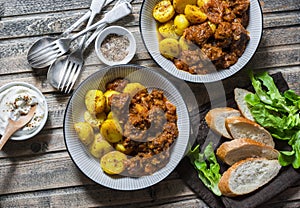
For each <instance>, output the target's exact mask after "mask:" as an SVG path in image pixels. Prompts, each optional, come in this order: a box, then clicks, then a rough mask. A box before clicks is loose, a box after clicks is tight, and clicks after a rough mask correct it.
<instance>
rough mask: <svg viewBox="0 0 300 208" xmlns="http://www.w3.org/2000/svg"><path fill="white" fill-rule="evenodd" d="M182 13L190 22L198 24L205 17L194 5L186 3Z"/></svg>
mask: <svg viewBox="0 0 300 208" xmlns="http://www.w3.org/2000/svg"><path fill="white" fill-rule="evenodd" d="M184 14H185V16H186V18H187V19H188V20H189V22H190V23H192V24H199V23H202V22H204V21H205V20H206V19H207V16H206V14H205V13H204V12H202V10H201V8H200V7H198V6H196V5H186V7H185V9H184Z"/></svg>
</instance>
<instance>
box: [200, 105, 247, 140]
mask: <svg viewBox="0 0 300 208" xmlns="http://www.w3.org/2000/svg"><path fill="white" fill-rule="evenodd" d="M240 115H241V114H240V111H239V110H236V109H234V108H230V107H222V108H214V109H211V110H210V111H209V112H208V113H207V114H206V116H205V121H206V123H207V125H208V126H209V128H211V129H212V130H213V131H214V132H216V133H217V134H219V135H221V136H223V137H226V138H228V139H232V137H231V136H230V134H229V133H228V131H227V130H226V127H225V118H226V117H231V116H240ZM218 122H219V123H218ZM218 124H219V125H218Z"/></svg>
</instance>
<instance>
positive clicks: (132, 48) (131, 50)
mask: <svg viewBox="0 0 300 208" xmlns="http://www.w3.org/2000/svg"><path fill="white" fill-rule="evenodd" d="M110 34H117V35H124V36H126V37H127V38H128V40H129V46H128V49H127V50H128V54H127V56H126V57H125V58H124V59H122V60H121V61H111V60H108V59H106V58H105V57H104V55H103V53H102V51H101V49H100V48H101V45H102V42H103V41H104V40H105V38H106V37H107V36H108V35H110ZM95 51H96V54H97V56H98V58H99V59H100V61H102V62H103V63H104V64H106V65H109V66H113V65H119V64H127V63H128V62H130V61H131V60H132V58H133V56H134V55H135V52H136V41H135V38H134V36H133V35H132V33H131V32H130V31H129V30H127V29H126V28H124V27H121V26H110V27H107V28H105V29H104V30H103V31H102V32H100V34H99V35H98V36H97V38H96V41H95Z"/></svg>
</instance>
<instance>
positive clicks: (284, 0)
mask: <svg viewBox="0 0 300 208" xmlns="http://www.w3.org/2000/svg"><path fill="white" fill-rule="evenodd" d="M90 2H91V0H9V1H8V0H0V86H2V85H4V84H6V83H9V82H11V81H23V82H27V83H30V84H33V85H35V86H36V87H37V88H39V89H40V90H41V91H42V92H43V94H44V95H45V97H46V99H47V102H48V106H49V118H48V121H47V123H46V125H45V127H44V129H43V130H42V131H41V132H40V133H39V134H38V135H37V136H35V137H34V138H32V139H29V140H26V141H22V142H15V141H9V142H8V143H7V144H6V146H5V147H4V149H3V151H0V207H122V208H124V207H128V208H133V207H143V208H144V207H166V208H167V207H208V206H207V205H206V204H205V203H204V202H203V201H202V200H201V199H200V198H197V197H196V195H195V194H194V193H193V192H192V191H191V189H190V188H189V187H187V186H186V185H185V184H184V182H183V181H182V180H181V179H180V177H179V175H178V174H177V173H176V172H175V171H174V172H173V173H171V174H170V175H169V176H168V177H167V178H166V179H165V180H163V181H161V182H160V183H158V184H156V185H154V186H152V187H149V188H146V189H143V190H138V191H116V190H111V189H108V188H105V187H103V186H101V185H98V184H95V183H94V182H93V181H91V180H90V179H89V178H87V177H86V176H85V175H83V174H82V173H81V172H80V171H79V170H78V169H77V168H76V166H75V165H74V163H73V162H72V160H71V159H70V156H69V155H68V152H67V150H66V146H65V143H64V138H63V131H62V127H63V115H64V111H65V108H66V104H67V102H68V99H69V97H70V96H69V95H65V94H63V93H60V92H58V91H56V90H55V89H54V88H52V87H51V85H50V84H49V83H48V82H47V79H46V74H47V68H45V69H41V70H36V69H32V68H31V67H30V66H29V65H28V63H27V61H26V53H27V51H28V49H29V47H30V46H31V44H32V43H33V42H34V41H36V40H37V39H39V38H41V37H43V36H46V35H57V34H60V33H61V32H62V31H64V29H66V28H67V27H68V26H70V25H71V24H72V23H73V22H75V21H76V20H77V19H78V18H79V17H80V16H82V15H83V14H84V13H85V12H86V11H87V10H88V8H89V5H90ZM132 4H133V14H132V15H130V16H128V17H126V18H124V19H123V20H121V21H119V22H118V23H117V24H118V25H123V26H125V27H127V28H128V29H129V30H130V31H132V32H133V34H134V36H135V37H136V40H137V53H136V55H135V57H134V60H133V61H132V63H134V64H139V65H142V66H148V67H153V68H157V69H158V70H159V68H158V66H157V65H156V64H155V62H154V61H153V60H151V58H150V56H149V54H148V53H147V51H146V49H145V47H144V45H143V42H142V39H141V36H140V31H139V11H140V8H141V4H142V0H134V1H133V3H132ZM260 4H261V6H262V10H263V15H264V20H263V22H264V30H263V37H262V40H261V44H260V46H259V48H258V50H257V53H256V54H255V56H254V57H253V59H252V60H251V62H250V63H249V65H248V66H247V67H246V68H252V69H254V71H263V70H268V71H269V72H270V73H275V72H282V74H283V76H284V78H285V79H286V81H287V82H288V84H289V87H290V88H291V89H293V90H295V91H296V92H297V93H298V94H300V85H299V80H300V67H299V64H300V32H299V31H300V12H299V10H300V4H299V0H264V1H260ZM110 8H111V6H109V7H107V8H106V10H108V9H110ZM97 18H98V19H99V18H100V16H98V17H97ZM82 28H83V27H81V28H79V29H77V30H80V29H82ZM85 57H86V61H85V67H84V71H83V73H82V76H81V78H80V80H79V82H81V81H82V80H84V79H85V78H86V77H87V76H89V75H90V74H92V73H93V72H96V71H97V70H99V68H101V67H104V65H103V64H101V63H100V61H99V60H98V59H97V57H96V55H95V52H94V48H93V45H91V46H90V47H89V50H88V51H86V52H85ZM245 71H246V69H244V70H242V71H240V72H239V73H237V74H235V75H234V76H232V77H230V78H228V79H226V80H224V81H223V84H224V87H225V89H230V86H232V85H231V84H232V83H233V82H242V81H243V80H247V79H248V77H247V75H246V73H245ZM79 82H78V83H79ZM78 83H77V84H78ZM191 87H192V88H194V89H196V90H195V91H196V92H198V93H199V94H197V93H196V96H198V97H199V96H200V94H201V90H202V89H204V85H203V84H191ZM199 99H200V98H199ZM261 207H265V208H266V207H272V208H275V207H295V208H296V207H300V181H299V182H298V183H296V184H294V186H293V187H290V188H288V189H287V190H285V191H284V192H282V193H281V194H279V195H278V196H275V197H274V198H273V199H271V200H270V201H268V202H266V203H265V204H263V205H261Z"/></svg>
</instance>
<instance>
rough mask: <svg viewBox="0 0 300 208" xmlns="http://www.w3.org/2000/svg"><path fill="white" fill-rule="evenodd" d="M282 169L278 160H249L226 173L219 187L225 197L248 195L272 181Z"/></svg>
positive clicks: (233, 166) (237, 164)
mask: <svg viewBox="0 0 300 208" xmlns="http://www.w3.org/2000/svg"><path fill="white" fill-rule="evenodd" d="M280 168H281V166H280V164H279V162H278V160H268V159H265V158H247V159H245V160H241V161H239V162H237V163H235V164H233V165H232V166H231V167H230V168H229V169H228V170H227V171H225V172H224V173H223V175H222V177H221V179H220V181H219V184H218V186H219V189H220V191H221V193H222V194H223V195H224V196H229V197H233V196H239V195H244V194H248V193H251V192H253V191H255V190H257V189H258V188H260V187H262V186H263V185H265V184H267V183H268V182H269V181H271V180H272V179H273V178H274V177H275V176H276V175H277V174H278V172H279V170H280Z"/></svg>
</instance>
